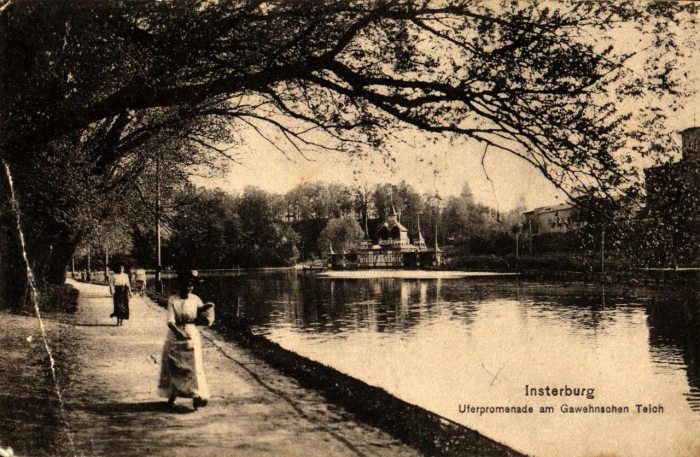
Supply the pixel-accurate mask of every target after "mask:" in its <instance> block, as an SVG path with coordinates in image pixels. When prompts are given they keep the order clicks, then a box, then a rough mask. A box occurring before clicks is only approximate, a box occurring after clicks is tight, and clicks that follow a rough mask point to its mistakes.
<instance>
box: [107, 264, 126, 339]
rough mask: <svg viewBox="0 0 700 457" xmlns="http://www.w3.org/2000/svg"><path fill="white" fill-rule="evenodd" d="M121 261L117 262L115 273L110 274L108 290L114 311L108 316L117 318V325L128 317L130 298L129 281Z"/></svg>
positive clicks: (121, 323)
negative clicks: (110, 280) (110, 279)
mask: <svg viewBox="0 0 700 457" xmlns="http://www.w3.org/2000/svg"><path fill="white" fill-rule="evenodd" d="M125 268H126V266H125V265H124V264H123V263H118V264H117V273H114V275H112V282H111V283H110V285H109V292H110V293H111V294H112V295H113V297H112V300H113V301H114V311H113V312H112V314H110V315H109V317H116V318H117V325H123V324H124V319H129V299H130V298H131V284H130V283H131V281H130V280H129V275H128V274H126V272H125Z"/></svg>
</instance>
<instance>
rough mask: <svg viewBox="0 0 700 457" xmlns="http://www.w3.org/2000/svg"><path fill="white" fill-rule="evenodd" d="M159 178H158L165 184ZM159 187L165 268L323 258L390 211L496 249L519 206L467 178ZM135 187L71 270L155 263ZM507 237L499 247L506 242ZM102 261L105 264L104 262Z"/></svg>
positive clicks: (149, 225)
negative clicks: (499, 205) (476, 190)
mask: <svg viewBox="0 0 700 457" xmlns="http://www.w3.org/2000/svg"><path fill="white" fill-rule="evenodd" d="M164 188H165V187H162V188H161V190H163V189H164ZM164 194H167V195H168V197H167V198H164V197H162V196H161V203H160V204H161V212H160V217H161V220H162V223H163V227H164V230H163V237H162V243H163V265H164V266H166V267H169V268H186V267H187V268H200V269H204V268H213V269H219V268H260V267H280V266H290V265H294V264H295V263H297V262H300V261H309V260H313V259H323V258H324V257H325V256H326V255H327V253H328V252H329V251H330V249H331V246H333V248H334V249H335V250H336V251H337V252H340V251H343V250H344V251H347V252H349V251H350V250H352V249H353V248H354V247H356V246H357V244H358V243H359V242H361V241H362V240H363V239H364V238H365V237H366V236H369V237H370V238H371V239H372V241H373V242H374V243H376V242H377V241H378V240H377V238H376V237H377V232H378V229H379V227H380V226H381V224H383V223H384V222H386V221H387V220H388V219H389V216H390V215H391V214H392V213H393V211H396V214H397V216H398V219H399V222H401V223H402V225H404V226H405V227H406V228H407V229H408V231H409V234H410V235H411V236H412V237H414V238H415V237H416V236H417V235H418V230H419V229H420V232H421V234H422V236H423V237H424V238H425V239H426V240H427V244H428V245H429V246H433V245H434V242H435V238H436V235H437V242H438V244H439V245H440V246H443V247H444V246H445V245H448V244H449V245H453V246H457V248H458V249H459V251H460V252H462V253H473V254H487V253H488V254H494V253H503V249H504V247H503V246H501V244H502V241H503V239H504V238H512V237H513V233H515V231H516V226H517V225H518V224H519V223H520V218H521V214H522V211H523V210H524V207H523V206H521V207H518V208H516V209H513V210H511V211H508V212H507V213H505V214H500V213H499V212H498V211H497V210H496V209H494V208H491V207H488V206H486V205H482V204H478V203H476V202H475V201H474V200H473V197H472V194H471V191H470V189H469V186H468V184H465V185H464V187H463V190H462V192H461V194H460V195H458V196H449V197H448V196H446V197H444V198H443V197H440V196H439V195H438V194H437V193H436V194H431V193H423V194H421V193H419V192H418V191H416V190H415V189H414V188H413V187H412V186H411V185H410V184H408V183H406V182H401V183H399V184H396V185H393V184H377V185H374V186H369V185H367V184H365V185H354V186H347V185H343V184H338V183H324V182H311V183H303V184H300V185H298V186H296V187H295V188H293V189H291V190H290V191H288V192H286V193H284V194H278V193H271V192H267V191H264V190H262V189H259V188H256V187H247V188H245V189H244V190H243V191H242V192H241V193H239V194H230V193H226V192H224V191H222V190H220V189H213V190H212V189H205V188H201V187H196V186H193V185H191V184H183V185H180V186H176V188H170V189H169V190H167V192H164ZM141 197H142V195H140V194H139V192H138V191H137V190H136V189H133V190H132V192H131V194H130V195H129V193H127V194H125V196H124V199H123V200H122V201H121V202H120V205H122V206H123V207H124V208H123V210H122V211H120V212H118V213H117V214H116V215H115V216H113V217H111V218H110V219H108V220H103V221H102V222H101V223H100V224H98V225H97V226H96V227H95V230H94V231H93V234H92V236H90V237H89V238H86V240H85V242H83V243H82V244H81V245H80V246H79V247H78V249H77V256H76V257H77V262H78V263H77V269H79V270H80V269H84V268H86V267H87V255H88V251H89V252H90V255H91V259H92V263H91V267H93V268H94V269H102V268H104V266H105V265H104V262H105V261H107V259H108V258H110V257H111V258H112V260H113V261H116V260H124V261H127V262H129V263H130V264H133V265H139V266H141V267H147V268H155V266H156V258H155V252H156V251H155V242H156V233H155V214H154V213H153V212H152V211H151V209H152V208H149V207H148V206H147V204H148V200H145V199H142V198H141ZM511 244H512V243H510V244H509V245H508V246H507V247H505V249H511V246H510V245H511ZM107 266H109V265H107Z"/></svg>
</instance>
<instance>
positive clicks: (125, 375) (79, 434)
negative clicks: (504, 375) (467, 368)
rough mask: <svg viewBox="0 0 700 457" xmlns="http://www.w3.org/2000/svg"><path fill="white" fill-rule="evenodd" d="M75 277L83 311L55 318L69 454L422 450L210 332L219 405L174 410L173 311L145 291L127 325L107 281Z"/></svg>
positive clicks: (64, 443)
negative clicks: (163, 384)
mask: <svg viewBox="0 0 700 457" xmlns="http://www.w3.org/2000/svg"><path fill="white" fill-rule="evenodd" d="M70 283H71V284H72V285H74V286H75V287H76V288H78V290H79V291H80V298H79V304H78V312H77V313H75V314H73V315H61V316H60V317H58V318H56V319H54V320H53V321H52V322H47V325H48V326H50V327H51V328H54V327H57V328H58V329H59V330H58V333H59V334H60V338H58V339H55V338H54V339H53V340H52V343H51V345H52V347H53V350H54V353H55V359H56V363H57V367H58V371H59V375H60V376H59V380H60V383H61V390H62V395H63V406H64V411H65V414H64V416H63V417H64V418H65V421H64V422H63V424H67V425H63V428H64V430H63V431H65V429H66V428H67V429H68V431H69V434H68V438H69V439H63V440H61V441H60V442H61V447H62V449H61V450H60V453H61V454H67V455H85V456H123V455H149V456H185V455H193V454H196V455H199V456H248V455H250V456H253V455H255V456H262V455H270V456H272V455H274V456H288V455H293V456H314V455H318V456H329V455H338V456H340V455H343V456H344V455H348V456H369V455H378V456H413V455H418V453H417V452H416V451H415V450H413V449H411V448H408V447H406V446H405V445H403V444H402V443H400V442H398V441H397V440H395V439H393V438H392V437H391V436H389V435H387V434H386V433H384V432H382V431H380V430H378V429H376V428H372V427H369V426H367V425H365V424H362V423H360V422H357V421H355V420H353V418H352V416H351V415H350V414H349V413H347V412H346V411H344V410H342V409H340V408H337V407H335V406H333V405H331V404H328V403H327V402H325V401H324V400H323V398H322V397H321V396H320V395H318V394H317V393H315V392H313V391H310V390H307V389H304V388H302V387H300V386H299V385H298V384H297V383H296V382H295V381H294V380H292V379H290V378H288V377H285V376H282V375H280V374H279V373H277V372H276V371H275V370H273V369H271V368H270V367H268V366H267V365H265V364H264V363H262V362H260V361H258V360H257V359H255V358H254V357H252V356H250V355H249V354H248V353H247V352H245V350H243V349H241V348H238V347H237V346H235V345H234V344H232V343H229V342H226V341H224V340H223V339H221V338H220V337H218V336H217V335H216V334H214V333H213V332H211V331H209V330H208V329H205V330H204V331H203V332H202V334H203V337H204V338H203V353H204V368H205V371H206V373H207V379H208V382H209V387H210V390H211V393H212V398H211V401H210V403H209V406H207V407H206V408H202V409H199V410H197V411H194V412H193V410H192V404H191V401H190V400H186V399H179V400H178V402H177V404H176V406H175V407H174V408H169V407H167V405H166V404H165V402H164V400H163V399H160V398H157V397H156V395H155V391H156V385H157V380H158V373H159V364H160V355H161V350H162V345H163V341H164V339H165V335H166V332H167V327H166V325H165V310H164V309H162V308H160V307H158V306H156V305H155V304H154V303H153V302H151V301H150V300H148V299H146V298H141V297H138V296H135V297H134V298H133V299H132V301H131V306H130V307H131V318H130V319H129V320H128V321H125V322H124V325H123V326H121V327H117V326H116V325H114V324H115V319H110V318H109V314H110V312H111V310H112V302H111V296H110V295H109V291H108V289H107V287H106V286H100V285H94V284H84V283H76V282H72V281H70ZM49 320H51V319H50V318H49ZM54 332H56V331H55V330H54ZM53 423H54V426H55V427H61V425H62V424H61V421H60V420H58V421H54V422H53ZM58 435H59V436H64V435H65V434H64V433H58ZM6 441H7V440H6ZM54 441H55V440H54ZM5 444H6V445H8V443H5ZM15 449H16V450H17V447H16V446H15ZM56 453H57V454H58V453H59V452H58V451H57V452H56Z"/></svg>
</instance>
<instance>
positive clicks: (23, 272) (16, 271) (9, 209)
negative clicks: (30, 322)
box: [0, 169, 33, 311]
mask: <svg viewBox="0 0 700 457" xmlns="http://www.w3.org/2000/svg"><path fill="white" fill-rule="evenodd" d="M0 176H1V178H0V308H2V309H13V310H16V311H21V310H28V309H31V307H32V306H33V303H32V302H31V300H30V283H29V278H28V276H27V263H26V260H25V257H24V255H23V250H22V243H21V240H20V231H19V227H18V225H17V214H16V213H15V211H14V209H13V205H12V194H11V192H10V185H9V181H8V176H7V175H6V173H5V170H4V169H3V170H2V173H0Z"/></svg>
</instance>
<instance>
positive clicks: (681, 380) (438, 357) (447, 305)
mask: <svg viewBox="0 0 700 457" xmlns="http://www.w3.org/2000/svg"><path fill="white" fill-rule="evenodd" d="M195 293H197V294H198V295H200V296H201V297H202V298H203V299H205V300H213V301H215V302H216V303H217V310H218V315H219V316H220V318H225V315H226V314H227V313H228V314H233V313H235V309H236V307H240V312H241V313H243V314H245V316H246V317H247V318H248V319H249V320H250V322H251V323H252V325H253V329H254V331H255V332H256V333H259V334H264V335H266V337H267V338H269V339H270V340H272V341H274V342H277V343H279V344H280V345H281V346H283V347H285V348H287V349H290V350H293V351H295V352H297V353H299V354H301V355H304V356H306V357H309V358H311V359H314V360H316V361H319V362H321V363H324V364H326V365H329V366H332V367H334V368H336V369H338V370H339V371H342V372H344V373H346V374H349V375H351V376H353V377H356V378H358V379H361V380H363V381H365V382H366V383H368V384H371V385H374V386H378V387H381V388H383V389H385V390H387V391H388V392H390V393H391V394H393V395H395V396H397V397H399V398H401V399H403V400H405V401H408V402H410V403H413V404H416V405H419V406H421V407H423V408H425V409H428V410H430V411H433V412H435V413H437V414H440V415H442V416H444V417H446V418H449V419H451V420H454V421H455V422H458V423H461V424H463V425H466V426H468V427H470V428H472V429H475V430H477V431H479V432H481V433H482V434H484V435H486V436H488V437H490V438H492V439H495V440H497V441H499V442H502V443H504V444H507V445H509V446H511V447H513V448H514V449H516V450H518V451H521V452H524V453H527V454H531V455H537V456H561V455H567V456H590V455H601V454H614V455H629V456H659V455H663V456H681V455H691V454H692V455H696V454H697V453H698V450H700V390H699V389H698V386H699V383H698V379H700V369H699V368H698V365H699V360H698V357H700V336H699V335H700V332H699V331H698V330H699V329H700V324H698V322H700V317H699V316H698V315H697V311H696V310H697V308H698V307H697V300H698V296H697V293H696V292H690V293H689V292H688V291H683V292H680V291H673V290H668V289H666V290H656V291H654V290H650V289H649V290H647V289H642V288H639V289H626V288H624V287H621V286H620V287H611V286H607V288H604V287H603V286H602V285H585V284H582V283H547V282H523V281H520V280H518V279H517V278H514V277H502V278H499V277H485V278H480V277H467V278H444V279H436V278H430V279H405V278H396V277H394V278H356V279H343V278H322V277H318V276H316V275H314V274H308V273H307V274H303V273H297V272H274V273H250V274H239V275H230V276H224V275H220V276H209V277H205V282H204V283H203V284H202V285H201V286H199V288H198V290H196V291H195ZM674 295H677V296H674ZM547 388H549V391H548V390H547ZM533 389H534V390H533ZM540 389H541V390H540ZM555 389H556V393H557V395H556V396H554V392H555ZM560 390H561V392H560ZM562 394H563V395H562ZM467 405H469V406H467ZM637 405H641V406H639V407H638V406H637ZM473 407H477V408H480V407H485V408H487V412H485V413H483V414H480V413H479V412H472V411H474V410H473V409H472V408H473ZM491 407H494V408H498V407H503V408H505V407H508V408H512V409H514V410H515V411H517V408H521V409H522V408H525V409H527V408H529V407H532V408H533V410H532V413H529V412H528V413H523V412H512V411H511V412H490V408H491ZM546 407H551V408H552V409H551V410H549V412H548V411H547V410H546V409H541V408H546ZM584 407H585V408H589V409H593V410H594V411H599V410H600V408H602V409H603V411H608V412H604V413H601V412H584V411H586V410H585V409H581V408H584ZM644 407H647V408H650V410H655V411H658V412H655V413H651V412H650V413H644V412H638V408H639V411H643V409H642V408H644ZM659 407H661V408H659ZM576 408H579V409H578V410H576ZM596 408H597V409H596ZM625 408H627V409H626V410H625ZM570 410H575V411H578V412H573V413H572V412H569V411H570ZM476 411H479V410H478V409H477V410H476ZM494 411H501V410H494ZM504 411H505V409H504ZM614 411H626V412H614ZM661 411H662V412H661Z"/></svg>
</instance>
